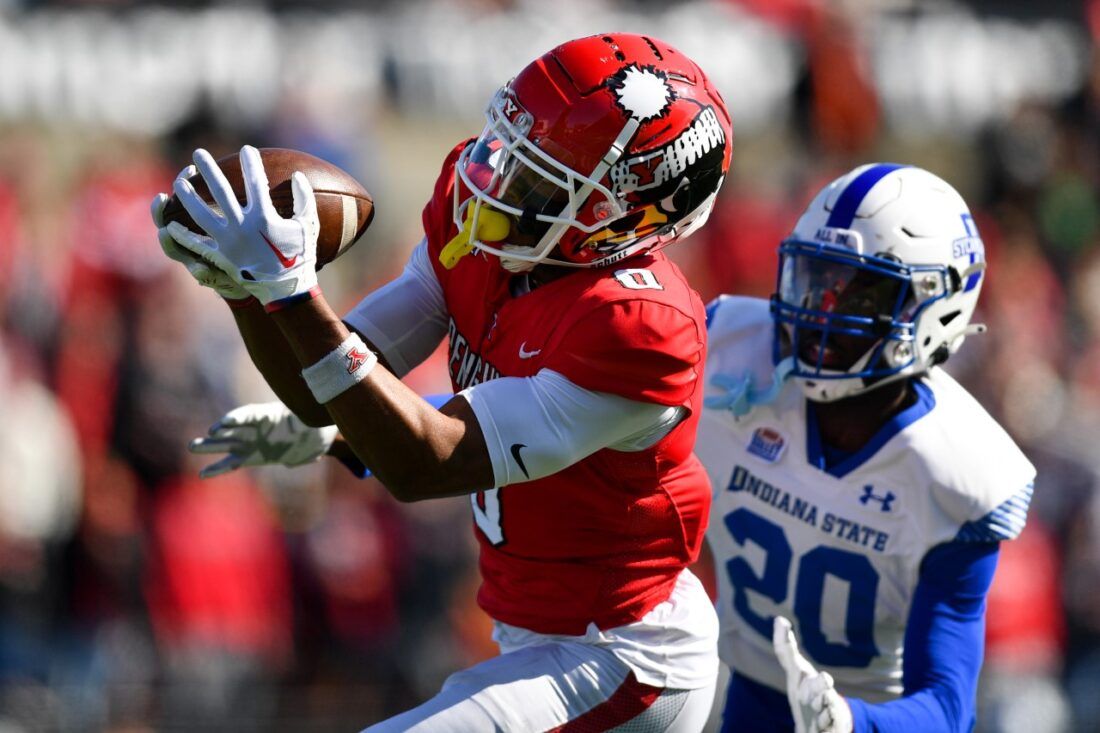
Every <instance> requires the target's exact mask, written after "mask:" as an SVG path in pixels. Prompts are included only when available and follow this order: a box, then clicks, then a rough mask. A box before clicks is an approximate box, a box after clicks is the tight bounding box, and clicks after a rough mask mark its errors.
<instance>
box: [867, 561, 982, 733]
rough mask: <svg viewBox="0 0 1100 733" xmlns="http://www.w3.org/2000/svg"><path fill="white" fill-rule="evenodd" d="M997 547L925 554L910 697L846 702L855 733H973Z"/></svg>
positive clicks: (913, 611)
mask: <svg viewBox="0 0 1100 733" xmlns="http://www.w3.org/2000/svg"><path fill="white" fill-rule="evenodd" d="M998 548H999V545H998V544H997V543H991V542H989V543H964V542H951V543H948V544H945V545H940V546H939V547H936V548H935V549H933V550H932V551H931V552H929V553H928V555H927V556H926V557H925V559H924V562H922V563H921V572H920V580H919V581H918V583H917V589H916V593H915V594H914V596H913V603H912V606H911V608H910V611H909V622H908V624H907V625H906V629H905V652H904V668H903V682H904V685H905V692H904V694H903V696H902V697H901V698H899V699H897V700H894V701H893V702H887V703H880V704H871V703H867V702H864V701H862V700H849V703H850V706H851V709H852V715H853V718H854V720H855V730H856V731H865V730H868V731H869V730H873V731H883V732H884V733H892V732H894V731H897V732H898V733H901V732H903V731H913V730H920V731H928V733H956V732H958V733H963V732H965V731H969V730H971V728H972V727H973V725H974V716H975V711H974V705H975V697H976V695H977V689H978V675H979V673H980V671H981V666H982V655H983V652H984V645H985V599H986V595H987V594H988V592H989V587H990V585H991V584H992V582H993V573H994V571H995V570H996V567H997V554H998Z"/></svg>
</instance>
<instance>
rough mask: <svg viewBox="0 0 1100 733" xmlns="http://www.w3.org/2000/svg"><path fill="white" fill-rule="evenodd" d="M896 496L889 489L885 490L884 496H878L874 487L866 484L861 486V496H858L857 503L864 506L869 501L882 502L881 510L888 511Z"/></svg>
mask: <svg viewBox="0 0 1100 733" xmlns="http://www.w3.org/2000/svg"><path fill="white" fill-rule="evenodd" d="M896 498H898V497H896V496H894V492H892V491H889V490H888V491H887V492H886V496H879V495H878V494H876V493H875V487H874V486H871V484H867V485H866V486H864V487H863V496H861V497H859V503H860V504H863V505H864V506H866V505H867V502H869V501H877V502H879V503H880V504H882V511H884V512H888V511H890V504H891V503H892V502H893V501H894V499H896Z"/></svg>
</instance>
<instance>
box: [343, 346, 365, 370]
mask: <svg viewBox="0 0 1100 733" xmlns="http://www.w3.org/2000/svg"><path fill="white" fill-rule="evenodd" d="M347 359H348V374H355V373H356V372H357V371H359V368H360V367H362V366H363V364H365V363H366V361H367V352H366V350H364V349H360V348H358V347H356V348H354V349H352V350H351V351H349V352H348V356H347Z"/></svg>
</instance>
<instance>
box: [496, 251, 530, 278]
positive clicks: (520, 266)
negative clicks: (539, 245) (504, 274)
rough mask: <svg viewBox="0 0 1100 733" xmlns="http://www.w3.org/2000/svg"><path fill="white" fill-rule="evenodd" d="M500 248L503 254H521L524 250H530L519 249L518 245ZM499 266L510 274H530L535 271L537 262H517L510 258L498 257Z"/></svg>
mask: <svg viewBox="0 0 1100 733" xmlns="http://www.w3.org/2000/svg"><path fill="white" fill-rule="evenodd" d="M500 248H501V249H502V250H504V251H505V252H518V253H520V254H523V253H524V251H525V250H530V249H531V248H530V247H521V246H520V245H518V244H502V245H500ZM499 259H500V266H501V267H503V268H504V269H505V270H507V271H508V272H511V273H516V274H519V273H521V272H530V271H531V270H534V269H535V266H536V265H537V264H538V263H537V262H531V261H529V260H517V259H514V258H512V257H505V256H504V255H501V256H500V258H499Z"/></svg>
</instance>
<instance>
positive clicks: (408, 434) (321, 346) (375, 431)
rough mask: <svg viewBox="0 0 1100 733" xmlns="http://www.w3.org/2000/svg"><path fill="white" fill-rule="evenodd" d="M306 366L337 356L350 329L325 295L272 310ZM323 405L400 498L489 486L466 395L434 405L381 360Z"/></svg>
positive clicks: (489, 469) (480, 437) (476, 426)
mask: <svg viewBox="0 0 1100 733" xmlns="http://www.w3.org/2000/svg"><path fill="white" fill-rule="evenodd" d="M272 320H273V321H275V323H277V324H278V325H279V327H280V328H281V329H282V331H283V334H284V336H285V337H286V340H287V342H288V343H289V344H290V346H291V348H292V349H293V351H294V353H295V355H296V357H297V360H298V364H299V365H301V367H303V368H305V369H306V370H307V371H308V368H310V367H313V366H315V365H318V364H320V363H321V362H322V360H323V359H326V358H331V356H330V355H332V354H334V353H339V350H340V349H341V347H342V346H343V345H345V344H347V343H348V342H349V339H350V338H351V333H350V331H349V330H348V328H347V326H346V325H345V324H344V323H343V322H342V321H340V319H339V318H337V316H336V314H335V313H333V311H332V309H331V308H330V307H329V306H328V303H327V302H326V301H325V299H324V296H321V295H319V296H318V297H315V298H312V299H310V300H307V301H302V302H300V303H297V304H295V305H293V306H290V307H287V308H283V309H280V310H278V311H276V312H274V313H273V314H272ZM360 358H368V359H369V355H367V354H357V353H356V350H355V349H353V350H352V351H349V352H348V354H347V355H345V358H344V359H342V361H348V360H349V359H350V361H348V363H349V366H353V365H354V363H355V360H356V359H360ZM325 407H326V408H327V410H328V412H329V414H330V415H331V416H332V417H333V419H334V420H335V422H336V424H337V425H338V426H339V427H340V433H341V434H342V435H343V437H344V439H345V440H346V441H347V443H348V445H349V446H350V447H351V448H352V450H353V451H354V452H355V454H356V455H357V456H358V457H359V458H360V459H361V460H362V461H363V463H364V464H366V465H367V466H368V467H369V468H370V469H371V471H372V472H373V473H374V474H375V475H376V476H377V477H378V478H379V479H380V480H381V481H382V483H384V484H385V485H386V488H387V489H389V491H390V492H391V493H392V494H394V496H395V497H397V498H398V499H401V500H406V501H408V500H417V499H424V498H431V497H434V496H449V495H455V494H467V493H472V492H474V491H478V490H481V489H488V488H492V487H493V485H494V474H493V466H492V463H491V461H490V458H489V452H488V448H487V446H486V444H485V439H484V437H483V435H482V432H481V427H480V425H479V424H478V421H477V418H476V416H475V415H474V412H473V409H472V408H471V407H470V405H469V403H468V402H467V401H466V399H465V398H463V397H456V398H454V399H452V400H450V401H449V402H447V403H446V404H445V405H443V406H442V407H441V408H440V409H439V410H436V409H435V408H434V407H432V405H431V404H429V403H428V402H427V401H425V400H424V399H423V398H421V397H420V396H419V395H418V394H416V393H415V392H413V391H412V390H411V389H409V388H408V387H406V386H405V385H404V384H403V383H402V382H401V381H400V380H398V379H397V378H396V377H395V376H394V375H393V374H392V373H391V372H390V371H389V370H388V369H386V368H385V367H382V366H381V365H376V366H374V367H373V368H370V369H369V371H368V372H367V373H366V374H365V376H364V377H363V378H362V379H361V380H360V381H358V382H356V383H354V384H352V385H350V386H349V387H347V389H344V390H343V391H342V392H340V393H339V394H337V395H335V396H334V397H332V399H330V400H326V402H325Z"/></svg>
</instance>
